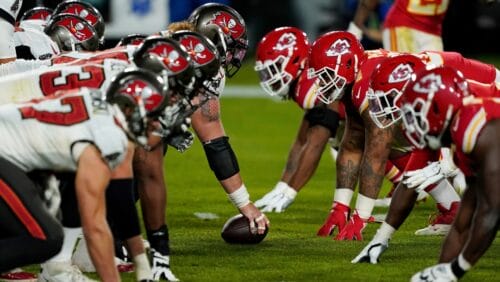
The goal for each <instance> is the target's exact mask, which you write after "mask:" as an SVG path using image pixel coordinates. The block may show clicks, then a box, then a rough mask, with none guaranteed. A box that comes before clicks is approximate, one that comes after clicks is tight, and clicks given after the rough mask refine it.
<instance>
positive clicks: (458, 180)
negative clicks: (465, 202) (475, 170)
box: [453, 169, 467, 195]
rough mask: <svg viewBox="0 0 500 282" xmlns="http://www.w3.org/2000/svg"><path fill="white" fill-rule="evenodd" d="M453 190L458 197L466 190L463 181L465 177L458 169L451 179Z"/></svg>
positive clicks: (465, 184) (465, 183)
mask: <svg viewBox="0 0 500 282" xmlns="http://www.w3.org/2000/svg"><path fill="white" fill-rule="evenodd" d="M453 188H455V191H457V193H458V194H459V195H463V193H464V192H465V189H467V182H466V181H465V175H464V173H463V172H462V171H461V170H460V169H458V173H457V175H455V177H453Z"/></svg>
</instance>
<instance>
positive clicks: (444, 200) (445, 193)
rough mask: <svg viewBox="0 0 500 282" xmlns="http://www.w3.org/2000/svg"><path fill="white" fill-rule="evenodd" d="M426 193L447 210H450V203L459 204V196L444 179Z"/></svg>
mask: <svg viewBox="0 0 500 282" xmlns="http://www.w3.org/2000/svg"><path fill="white" fill-rule="evenodd" d="M427 192H428V193H429V194H431V196H432V197H433V198H434V200H435V201H436V202H437V203H438V204H441V205H442V206H443V207H444V208H446V209H448V210H449V209H450V208H451V204H452V203H454V202H460V196H458V194H457V192H456V191H455V189H454V188H453V186H451V184H450V183H449V182H448V180H446V179H444V180H441V182H439V183H438V184H437V185H436V186H435V187H434V188H433V189H432V190H430V191H427Z"/></svg>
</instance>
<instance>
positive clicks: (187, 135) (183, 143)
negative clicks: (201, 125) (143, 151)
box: [167, 130, 194, 153]
mask: <svg viewBox="0 0 500 282" xmlns="http://www.w3.org/2000/svg"><path fill="white" fill-rule="evenodd" d="M193 141H194V136H193V133H191V131H189V130H186V131H182V132H179V133H178V134H174V135H172V136H171V137H169V138H168V139H167V144H168V145H170V146H172V147H174V148H175V149H176V150H177V151H179V152H181V153H183V152H184V151H186V150H187V149H189V148H190V147H191V145H193Z"/></svg>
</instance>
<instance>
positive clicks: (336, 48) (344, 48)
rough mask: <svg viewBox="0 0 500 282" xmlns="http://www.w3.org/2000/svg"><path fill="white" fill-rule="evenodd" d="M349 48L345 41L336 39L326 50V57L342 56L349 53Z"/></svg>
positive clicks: (349, 45)
mask: <svg viewBox="0 0 500 282" xmlns="http://www.w3.org/2000/svg"><path fill="white" fill-rule="evenodd" d="M349 48H351V44H349V42H348V41H347V40H345V39H337V40H336V41H335V42H333V43H332V45H330V47H329V48H328V50H326V56H328V57H335V56H340V55H344V54H347V53H349V52H350V50H349Z"/></svg>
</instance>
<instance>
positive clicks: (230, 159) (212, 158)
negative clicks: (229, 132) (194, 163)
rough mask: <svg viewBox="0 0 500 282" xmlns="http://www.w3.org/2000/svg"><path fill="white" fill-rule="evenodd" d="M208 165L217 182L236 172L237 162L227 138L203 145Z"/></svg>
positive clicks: (238, 168) (237, 170)
mask: <svg viewBox="0 0 500 282" xmlns="http://www.w3.org/2000/svg"><path fill="white" fill-rule="evenodd" d="M203 149H205V154H206V155H207V160H208V164H209V165H210V168H211V169H212V171H213V172H214V174H215V177H217V179H218V180H219V181H221V180H224V179H227V178H229V177H231V176H233V175H235V174H237V173H238V172H240V167H239V166H238V160H237V159H236V155H235V154H234V151H233V149H232V148H231V144H229V137H227V136H222V137H219V138H216V139H213V140H210V141H207V142H205V143H203Z"/></svg>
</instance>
